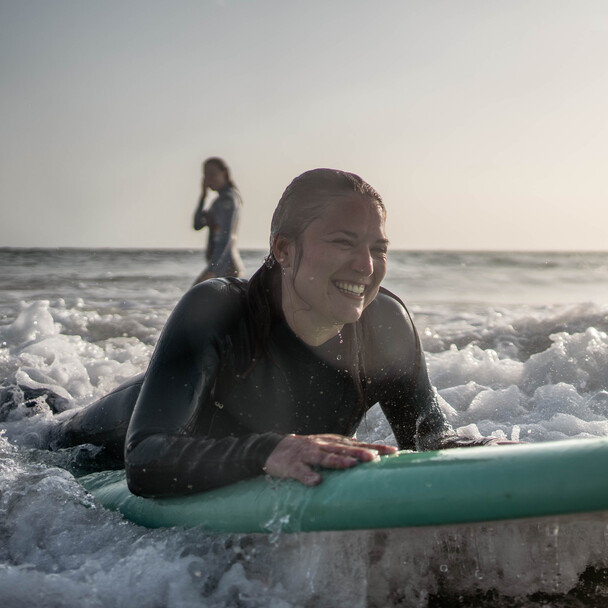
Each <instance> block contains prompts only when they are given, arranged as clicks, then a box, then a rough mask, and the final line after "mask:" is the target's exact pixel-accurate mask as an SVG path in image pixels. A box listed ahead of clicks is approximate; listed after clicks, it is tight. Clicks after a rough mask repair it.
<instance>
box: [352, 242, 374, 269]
mask: <svg viewBox="0 0 608 608" xmlns="http://www.w3.org/2000/svg"><path fill="white" fill-rule="evenodd" d="M354 251H355V256H354V258H353V262H352V265H351V268H352V269H353V270H356V271H357V272H358V273H360V274H362V275H364V276H370V275H371V274H372V273H373V272H374V260H373V259H372V254H371V252H370V250H369V249H368V248H367V247H360V248H358V249H355V250H354Z"/></svg>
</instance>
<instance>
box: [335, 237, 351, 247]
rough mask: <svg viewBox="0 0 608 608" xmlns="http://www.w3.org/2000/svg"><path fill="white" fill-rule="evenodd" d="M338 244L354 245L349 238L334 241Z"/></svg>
mask: <svg viewBox="0 0 608 608" xmlns="http://www.w3.org/2000/svg"><path fill="white" fill-rule="evenodd" d="M334 243H335V244H336V245H342V246H344V247H352V242H351V241H349V240H348V239H337V240H335V241H334Z"/></svg>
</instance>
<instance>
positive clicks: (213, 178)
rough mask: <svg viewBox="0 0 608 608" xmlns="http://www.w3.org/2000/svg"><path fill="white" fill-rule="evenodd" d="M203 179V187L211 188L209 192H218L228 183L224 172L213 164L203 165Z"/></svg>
mask: <svg viewBox="0 0 608 608" xmlns="http://www.w3.org/2000/svg"><path fill="white" fill-rule="evenodd" d="M203 177H204V178H205V185H206V186H207V188H211V190H220V189H221V188H223V187H224V186H225V185H226V184H227V183H228V177H227V175H226V171H224V170H223V169H222V168H221V167H218V166H217V165H216V164H215V163H208V164H206V165H204V167H203Z"/></svg>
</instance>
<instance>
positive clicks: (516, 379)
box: [0, 249, 608, 608]
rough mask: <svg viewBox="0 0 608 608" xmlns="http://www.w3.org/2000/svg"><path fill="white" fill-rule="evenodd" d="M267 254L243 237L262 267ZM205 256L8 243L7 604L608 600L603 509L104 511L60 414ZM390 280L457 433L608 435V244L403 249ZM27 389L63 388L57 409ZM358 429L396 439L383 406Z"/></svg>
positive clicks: (3, 551) (116, 375) (2, 497)
mask: <svg viewBox="0 0 608 608" xmlns="http://www.w3.org/2000/svg"><path fill="white" fill-rule="evenodd" d="M263 256H264V252H262V251H246V252H244V253H243V258H244V262H245V265H246V269H247V272H248V273H252V272H253V271H254V270H255V268H256V267H257V266H258V265H259V264H260V263H261V262H262V259H263ZM203 264H204V260H203V255H202V253H201V252H199V251H183V250H180V251H169V250H159V251H156V250H154V251H152V250H145V251H141V250H137V251H124V250H120V251H114V250H67V249H66V250H61V249H54V250H43V249H37V250H36V249H34V250H26V249H0V291H1V294H2V297H1V298H0V384H1V386H0V390H1V391H3V395H4V397H5V398H6V396H7V395H10V399H8V400H7V399H5V400H4V401H5V405H4V406H0V407H1V409H0V431H1V433H2V434H1V435H0V604H1V605H2V606H5V607H7V608H12V607H29V606H32V607H33V606H62V607H65V606H67V607H72V606H73V607H95V608H97V607H104V608H105V607H122V606H125V607H126V606H128V607H129V608H136V607H140V606H141V607H144V606H145V607H151V606H152V607H154V606H158V607H161V606H162V607H165V606H168V607H175V608H181V607H189V606H193V607H194V606H197V607H200V606H209V607H223V606H239V607H257V606H260V607H261V606H272V607H277V608H287V607H299V606H315V607H317V606H320V607H332V606H349V607H350V606H417V607H420V608H425V607H427V606H428V607H431V608H432V607H439V606H441V607H444V606H448V607H449V606H554V607H556V608H559V607H566V606H598V607H599V606H606V605H608V585H607V584H606V572H607V571H608V570H607V568H608V563H607V562H608V549H607V544H606V541H607V539H608V526H607V524H608V520H606V519H605V517H604V516H603V515H601V514H599V515H598V514H594V515H584V516H576V517H574V516H570V517H561V518H546V519H542V520H529V521H520V522H506V523H495V524H484V525H473V526H457V527H450V526H447V527H436V528H420V529H404V530H390V531H376V532H350V533H317V534H296V535H284V534H280V533H279V534H270V535H268V536H263V535H260V536H258V535H237V536H235V535H220V536H213V535H207V534H203V533H202V532H200V531H198V530H182V529H165V530H147V529H145V528H141V527H139V526H137V525H135V524H132V523H130V522H126V521H124V520H122V519H121V517H120V516H119V515H118V514H116V513H111V512H108V511H106V510H104V509H103V508H101V507H100V506H99V505H98V504H97V503H96V502H95V500H94V499H92V498H91V496H89V495H88V494H87V493H86V492H85V491H84V490H83V489H82V487H81V486H80V485H79V484H78V483H77V482H76V480H75V478H74V476H73V474H72V472H70V471H72V470H73V468H74V466H73V465H74V462H77V461H78V460H79V459H82V458H86V456H87V448H79V449H75V450H66V451H60V452H52V451H49V450H48V449H47V448H48V447H49V443H50V441H51V439H52V434H53V429H54V428H55V426H56V425H57V422H58V420H61V419H62V417H63V416H65V415H66V414H65V412H66V411H67V410H71V409H74V408H81V407H84V406H85V405H86V404H88V403H90V402H91V401H93V400H95V399H96V398H99V397H101V396H102V395H104V394H105V393H106V392H108V391H109V390H111V389H112V388H113V387H115V386H116V385H117V384H119V383H120V382H122V381H123V380H124V379H126V378H128V377H130V376H132V375H133V374H136V373H138V372H140V371H143V370H145V368H146V366H147V364H148V361H149V358H150V355H151V353H152V350H153V348H154V345H155V343H156V340H157V339H158V335H159V332H160V331H161V329H162V327H163V325H164V323H165V321H166V319H167V316H168V315H169V313H170V311H171V310H172V308H173V307H174V305H175V303H176V302H177V301H178V299H179V298H180V296H181V295H182V294H183V293H184V291H185V290H186V289H187V288H188V287H189V285H190V283H191V281H192V280H193V278H194V277H195V276H196V275H197V273H198V272H199V271H200V270H201V268H202V266H203ZM384 284H385V286H386V287H387V288H389V289H391V290H392V291H394V292H395V293H396V294H397V295H398V296H399V297H401V298H402V299H403V300H404V301H405V302H406V304H407V305H408V307H409V309H410V312H411V313H412V314H413V316H414V320H415V322H416V325H417V327H418V330H419V332H420V334H421V338H422V342H423V346H424V349H425V351H426V357H427V362H428V367H429V373H430V376H431V380H432V382H433V384H434V386H435V387H436V388H437V391H438V394H439V396H440V400H441V404H442V407H443V408H444V411H445V413H446V415H447V416H448V418H449V420H450V422H451V423H452V425H453V426H454V427H455V428H457V429H459V431H460V432H461V433H464V434H467V435H470V436H476V435H479V434H483V435H490V434H492V435H495V436H498V437H506V438H510V439H521V440H525V441H529V442H542V441H550V440H559V439H565V438H586V437H605V436H607V435H608V373H607V372H608V334H607V332H608V253H496V252H404V251H397V252H392V253H391V257H390V263H389V269H388V274H387V277H386V280H385V283H384ZM19 386H21V387H23V386H26V387H30V388H33V389H35V388H42V389H49V390H52V391H53V392H54V393H56V394H57V395H59V396H60V397H61V399H60V401H59V402H58V403H57V404H56V409H58V410H59V411H58V413H53V412H52V411H51V409H50V407H49V405H48V403H47V402H46V401H45V400H44V399H43V398H38V399H33V400H29V401H28V400H27V399H25V398H24V396H23V394H22V393H21V394H20V392H19V388H18V387H19ZM358 435H359V437H360V438H364V439H367V440H373V441H386V442H388V443H394V439H393V437H392V434H391V431H390V428H389V427H388V425H387V423H386V421H385V420H384V419H383V417H382V415H381V412H379V411H378V409H377V408H374V409H373V410H372V411H370V413H369V414H368V415H367V417H366V419H365V420H364V422H363V423H362V425H361V428H360V429H359V432H358ZM91 449H92V448H91ZM556 474H559V472H556ZM581 474H582V475H584V471H581ZM599 481H601V480H599ZM564 491H567V488H564ZM379 508H381V506H379Z"/></svg>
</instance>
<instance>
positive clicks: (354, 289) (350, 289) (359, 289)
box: [336, 281, 365, 296]
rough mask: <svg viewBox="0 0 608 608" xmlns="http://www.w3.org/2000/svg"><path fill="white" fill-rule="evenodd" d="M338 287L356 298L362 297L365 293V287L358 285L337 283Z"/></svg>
mask: <svg viewBox="0 0 608 608" xmlns="http://www.w3.org/2000/svg"><path fill="white" fill-rule="evenodd" d="M336 287H337V288H338V289H339V290H340V291H343V292H345V293H349V294H351V295H354V296H360V295H362V294H363V292H364V291H365V285H360V284H358V283H345V282H344V281H337V282H336Z"/></svg>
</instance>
